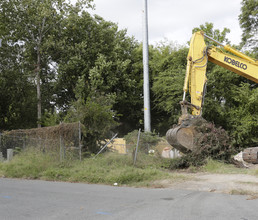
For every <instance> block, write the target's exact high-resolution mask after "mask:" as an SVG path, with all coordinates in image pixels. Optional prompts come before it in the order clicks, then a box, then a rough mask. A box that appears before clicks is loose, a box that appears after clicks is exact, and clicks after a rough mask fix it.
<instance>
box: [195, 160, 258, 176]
mask: <svg viewBox="0 0 258 220" xmlns="http://www.w3.org/2000/svg"><path fill="white" fill-rule="evenodd" d="M200 171H203V172H208V173H218V174H250V175H258V170H257V169H246V168H237V167H236V166H234V165H233V164H226V163H224V162H220V161H216V160H212V159H208V160H207V163H206V164H205V165H204V166H202V167H201V168H200Z"/></svg>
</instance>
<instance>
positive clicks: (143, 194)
mask: <svg viewBox="0 0 258 220" xmlns="http://www.w3.org/2000/svg"><path fill="white" fill-rule="evenodd" d="M246 198H247V197H246V196H236V195H226V194H218V193H209V192H198V191H187V190H172V189H142V188H127V187H119V186H103V185H88V184H79V183H64V182H47V181H39V180H18V179H6V178H0V219H1V220H5V219H7V220H9V219H10V220H12V219H17V220H23V219H33V220H36V219H47V220H49V219H50V220H51V219H62V220H63V219H72V220H77V219H84V220H85V219H94V220H95V219H97V220H98V219H117V220H118V219H119V220H121V219H122V220H128V219H133V220H138V219H148V220H152V219H155V220H156V219H157V220H161V219H166V220H167V219H175V220H192V219H198V220H201V219H203V220H210V219H219V220H224V219H225V220H231V219H232V220H238V219H239V220H257V219H258V200H257V199H256V200H247V199H246Z"/></svg>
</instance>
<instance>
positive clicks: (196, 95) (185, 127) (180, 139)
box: [166, 31, 258, 153]
mask: <svg viewBox="0 0 258 220" xmlns="http://www.w3.org/2000/svg"><path fill="white" fill-rule="evenodd" d="M205 38H208V39H210V40H212V41H214V42H215V43H216V44H218V45H220V46H221V47H223V49H224V50H226V51H228V53H226V52H223V51H222V50H221V49H220V48H218V47H215V46H211V47H208V46H207V45H206V43H205V41H204V39H205ZM208 61H210V62H212V63H215V64H217V65H219V66H222V67H224V68H226V69H228V70H230V71H232V72H234V73H237V74H239V75H241V76H243V77H245V78H247V79H250V80H252V81H254V82H256V83H258V62H257V61H256V60H254V59H252V58H250V57H249V56H247V55H245V54H243V53H241V52H239V51H237V50H235V49H234V48H232V47H230V46H229V45H225V46H224V45H222V44H221V43H219V42H217V41H216V40H214V39H212V38H210V37H209V36H207V35H205V33H204V32H202V31H200V32H196V33H194V34H193V36H192V38H191V41H190V48H189V52H188V55H187V68H186V75H185V82H184V87H183V100H182V101H181V102H180V104H181V109H182V116H181V117H180V119H179V124H178V126H176V127H175V128H172V129H170V130H168V131H167V134H166V136H167V141H168V142H169V144H170V145H172V146H173V147H175V148H177V149H178V150H179V151H181V152H183V153H187V152H189V151H192V150H193V148H194V136H195V126H193V124H192V123H191V121H194V119H196V118H198V117H201V115H202V106H203V103H204V96H205V90H206V83H207V77H206V68H207V64H208ZM188 91H189V94H190V96H191V102H190V103H189V102H187V101H186V94H187V92H188ZM188 108H191V109H192V112H191V114H188Z"/></svg>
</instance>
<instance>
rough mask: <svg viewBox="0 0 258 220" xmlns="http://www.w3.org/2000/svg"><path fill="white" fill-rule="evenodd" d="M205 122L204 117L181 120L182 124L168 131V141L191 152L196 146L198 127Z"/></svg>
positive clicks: (182, 150)
mask: <svg viewBox="0 0 258 220" xmlns="http://www.w3.org/2000/svg"><path fill="white" fill-rule="evenodd" d="M205 122H206V121H205V120H204V119H203V118H202V117H188V118H186V119H184V120H183V121H182V122H180V125H177V126H176V127H174V128H171V129H169V130H168V131H167V134H166V138H167V141H168V143H169V144H170V145H171V146H172V147H174V148H176V149H177V150H179V151H180V152H182V153H184V154H187V153H190V152H191V151H193V150H194V148H195V145H194V144H195V139H196V137H197V135H198V134H199V133H198V132H197V130H198V129H197V128H198V127H199V126H201V125H202V124H203V123H205Z"/></svg>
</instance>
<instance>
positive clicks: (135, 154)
mask: <svg viewBox="0 0 258 220" xmlns="http://www.w3.org/2000/svg"><path fill="white" fill-rule="evenodd" d="M140 134H141V129H140V128H139V132H138V138H137V145H136V149H135V153H134V161H133V165H135V163H136V158H137V151H138V146H139V140H140Z"/></svg>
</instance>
